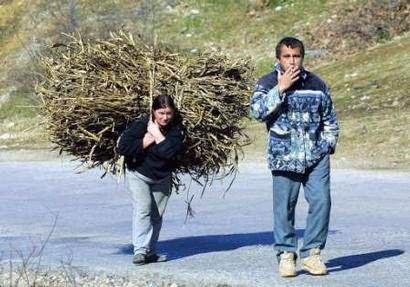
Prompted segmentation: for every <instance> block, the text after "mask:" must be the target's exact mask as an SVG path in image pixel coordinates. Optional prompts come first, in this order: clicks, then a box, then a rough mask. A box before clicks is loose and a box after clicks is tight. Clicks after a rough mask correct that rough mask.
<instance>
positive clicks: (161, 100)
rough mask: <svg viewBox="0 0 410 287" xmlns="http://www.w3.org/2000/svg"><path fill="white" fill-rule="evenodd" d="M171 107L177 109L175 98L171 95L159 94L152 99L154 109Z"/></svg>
mask: <svg viewBox="0 0 410 287" xmlns="http://www.w3.org/2000/svg"><path fill="white" fill-rule="evenodd" d="M165 108H171V109H173V110H174V111H176V107H175V103H174V100H173V99H172V98H171V96H169V95H159V96H156V97H155V98H154V100H153V101H152V110H153V111H155V110H158V109H165Z"/></svg>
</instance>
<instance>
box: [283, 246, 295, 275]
mask: <svg viewBox="0 0 410 287" xmlns="http://www.w3.org/2000/svg"><path fill="white" fill-rule="evenodd" d="M279 274H280V276H282V277H294V276H296V262H295V254H294V253H293V252H287V251H285V252H283V253H282V254H281V255H280V259H279Z"/></svg>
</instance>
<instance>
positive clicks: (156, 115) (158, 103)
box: [152, 95, 176, 128]
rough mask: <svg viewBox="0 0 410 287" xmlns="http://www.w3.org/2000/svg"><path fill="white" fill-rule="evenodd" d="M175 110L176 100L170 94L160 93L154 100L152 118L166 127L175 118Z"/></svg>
mask: <svg viewBox="0 0 410 287" xmlns="http://www.w3.org/2000/svg"><path fill="white" fill-rule="evenodd" d="M175 110H176V108H175V104H174V101H173V100H172V98H171V97H170V96H168V95H159V96H157V97H155V98H154V100H153V101H152V118H153V119H152V120H153V121H154V122H156V123H157V124H158V125H159V127H160V128H164V127H166V126H167V125H168V124H169V123H170V122H172V120H173V119H174V116H175Z"/></svg>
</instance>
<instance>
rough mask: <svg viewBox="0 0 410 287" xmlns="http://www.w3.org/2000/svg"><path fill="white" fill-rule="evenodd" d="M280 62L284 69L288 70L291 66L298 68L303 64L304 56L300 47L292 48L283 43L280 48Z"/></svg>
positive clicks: (294, 68)
mask: <svg viewBox="0 0 410 287" xmlns="http://www.w3.org/2000/svg"><path fill="white" fill-rule="evenodd" d="M278 60H279V64H280V66H281V68H282V70H283V71H287V70H288V69H289V68H293V70H298V69H300V68H302V66H303V58H302V54H301V53H300V48H294V49H292V48H290V47H287V46H285V45H282V47H281V48H280V57H279V59H278Z"/></svg>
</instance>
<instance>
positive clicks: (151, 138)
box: [142, 132, 155, 149]
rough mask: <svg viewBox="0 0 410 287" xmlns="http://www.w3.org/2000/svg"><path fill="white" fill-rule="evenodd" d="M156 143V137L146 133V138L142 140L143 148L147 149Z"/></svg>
mask: <svg viewBox="0 0 410 287" xmlns="http://www.w3.org/2000/svg"><path fill="white" fill-rule="evenodd" d="M154 141H155V139H154V136H153V135H152V134H151V133H149V132H146V133H145V135H144V138H143V139H142V147H143V148H144V149H145V148H147V147H149V146H150V145H151V144H153V143H154Z"/></svg>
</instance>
